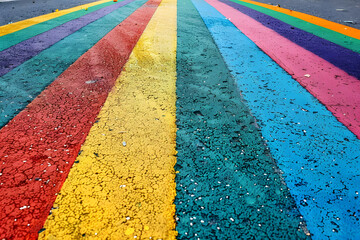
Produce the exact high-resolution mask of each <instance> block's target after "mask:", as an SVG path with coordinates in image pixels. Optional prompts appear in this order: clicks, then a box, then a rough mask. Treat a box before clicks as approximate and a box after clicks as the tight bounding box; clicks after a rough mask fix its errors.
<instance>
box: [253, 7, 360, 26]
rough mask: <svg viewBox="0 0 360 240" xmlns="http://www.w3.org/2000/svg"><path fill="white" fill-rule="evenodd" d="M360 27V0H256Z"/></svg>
mask: <svg viewBox="0 0 360 240" xmlns="http://www.w3.org/2000/svg"><path fill="white" fill-rule="evenodd" d="M255 1H256V2H261V3H267V4H271V5H278V4H279V5H280V7H283V8H287V9H291V10H294V11H299V12H303V13H307V14H310V15H314V16H317V17H321V18H325V19H327V20H330V21H333V22H337V23H341V24H344V25H347V26H350V27H353V28H357V29H360V0H297V1H292V0H255Z"/></svg>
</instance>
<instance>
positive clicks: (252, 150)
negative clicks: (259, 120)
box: [175, 0, 309, 239]
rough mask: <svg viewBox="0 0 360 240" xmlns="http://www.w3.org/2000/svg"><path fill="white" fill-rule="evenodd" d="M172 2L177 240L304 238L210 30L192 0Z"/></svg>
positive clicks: (282, 184)
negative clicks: (175, 27) (174, 18)
mask: <svg viewBox="0 0 360 240" xmlns="http://www.w3.org/2000/svg"><path fill="white" fill-rule="evenodd" d="M178 4H179V5H178V9H179V11H178V51H177V77H178V80H177V96H178V100H177V127H178V132H177V140H176V142H177V150H178V159H177V165H176V170H177V171H179V173H178V174H177V177H176V183H177V185H176V189H177V197H176V201H175V203H176V209H177V212H176V215H177V230H178V232H179V239H198V238H200V239H269V238H272V239H295V238H296V239H308V238H309V237H308V236H306V234H305V233H304V230H305V229H306V228H305V223H303V220H302V219H301V216H300V214H299V212H298V210H297V209H296V207H295V202H294V200H293V199H292V197H291V196H290V193H289V191H288V190H287V187H286V185H285V184H284V183H283V181H282V177H281V175H280V174H279V171H278V169H277V166H276V164H275V163H274V161H273V159H272V158H271V156H270V155H269V150H268V149H267V147H266V146H265V143H264V141H263V139H262V137H261V134H260V131H259V129H258V127H257V125H256V120H255V119H254V117H253V116H252V115H251V114H250V111H249V109H248V107H247V106H246V104H245V103H244V101H243V99H242V98H241V96H240V94H239V92H238V90H237V88H236V86H235V82H234V79H233V78H232V76H231V75H230V72H229V70H228V68H227V67H226V64H225V63H224V61H223V59H222V56H221V54H220V52H219V50H218V49H217V47H216V45H215V44H214V42H213V39H212V37H211V35H210V33H209V31H208V30H207V28H206V26H205V24H204V22H203V21H202V19H201V17H200V16H199V14H198V13H197V11H196V9H195V7H194V6H192V3H191V1H189V0H183V1H181V2H180V1H179V3H178ZM194 26H196V28H195V27H194ZM189 29H191V31H189ZM229 36H231V35H229ZM300 222H302V223H301V224H300Z"/></svg>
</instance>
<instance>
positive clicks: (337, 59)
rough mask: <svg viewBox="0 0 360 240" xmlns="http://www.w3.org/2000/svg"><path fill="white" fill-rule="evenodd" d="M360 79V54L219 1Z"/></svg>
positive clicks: (269, 17) (248, 10) (241, 6)
mask: <svg viewBox="0 0 360 240" xmlns="http://www.w3.org/2000/svg"><path fill="white" fill-rule="evenodd" d="M219 1H220V2H223V3H225V4H227V5H229V6H231V7H233V8H235V9H236V10H238V11H240V12H242V13H244V14H246V15H248V16H249V17H251V18H253V19H255V20H256V21H258V22H260V23H261V24H263V25H264V26H266V27H268V28H270V29H272V30H274V31H275V32H277V33H279V34H280V35H281V36H283V37H286V38H287V39H289V40H290V41H292V42H294V43H296V44H297V45H299V46H301V47H303V48H305V49H307V50H308V51H311V52H313V53H314V54H316V55H318V56H319V57H321V58H323V59H325V60H326V61H328V62H330V63H332V64H334V65H335V66H337V67H338V68H340V69H342V70H344V71H345V72H347V73H348V74H350V75H352V76H354V77H356V78H358V79H360V54H359V53H356V52H353V51H351V50H349V49H347V48H344V47H342V46H340V45H337V44H335V43H333V42H330V41H327V40H325V39H323V38H320V37H318V36H315V35H313V34H311V33H308V32H305V31H304V30H301V29H299V28H296V27H293V26H291V25H290V24H287V23H284V22H282V21H280V20H278V19H276V18H273V17H271V16H268V15H266V14H264V13H261V12H258V11H256V10H253V9H251V8H248V7H245V6H243V5H240V4H237V3H235V2H231V1H229V0H219Z"/></svg>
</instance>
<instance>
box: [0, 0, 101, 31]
mask: <svg viewBox="0 0 360 240" xmlns="http://www.w3.org/2000/svg"><path fill="white" fill-rule="evenodd" d="M95 1H96V0H17V1H9V0H0V25H5V24H8V23H10V22H18V21H20V20H24V19H27V18H32V17H36V16H40V15H43V14H46V13H51V12H53V11H54V10H55V9H59V10H62V9H68V8H71V7H75V6H79V5H82V4H86V3H91V2H95Z"/></svg>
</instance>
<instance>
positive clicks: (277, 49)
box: [205, 0, 360, 139]
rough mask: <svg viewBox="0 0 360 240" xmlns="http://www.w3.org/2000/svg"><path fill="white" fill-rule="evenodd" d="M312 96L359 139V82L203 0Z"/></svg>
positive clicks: (224, 7) (245, 18)
mask: <svg viewBox="0 0 360 240" xmlns="http://www.w3.org/2000/svg"><path fill="white" fill-rule="evenodd" d="M205 1H207V2H208V3H209V4H210V5H212V6H213V7H214V8H216V9H217V10H218V11H219V12H220V13H221V14H223V15H224V16H225V17H226V18H228V19H229V20H230V21H231V22H232V23H233V24H234V25H235V26H236V27H237V28H238V29H240V30H241V31H242V32H243V33H244V34H245V35H246V36H247V37H248V38H250V39H251V40H252V41H253V42H255V44H256V45H257V46H258V47H259V48H261V50H263V51H264V52H265V53H266V54H267V55H269V56H270V57H271V58H272V59H273V60H274V61H275V62H277V63H278V64H279V65H280V66H281V67H282V68H284V69H285V71H287V72H288V73H289V74H290V75H292V77H293V78H294V79H295V80H296V81H298V82H299V83H300V84H301V85H302V86H303V87H304V88H306V90H308V91H309V92H310V93H311V94H312V95H313V96H315V97H316V98H317V99H318V100H319V101H320V102H321V103H322V104H324V105H325V106H326V108H327V109H328V110H329V111H331V112H332V113H333V114H334V116H335V117H336V118H337V119H338V120H339V121H340V122H342V123H343V124H344V125H345V126H346V127H347V128H348V129H349V130H350V131H352V132H353V133H354V134H355V135H356V136H357V137H358V138H359V139H360V111H358V109H360V94H359V93H360V81H359V80H357V79H356V78H355V77H353V76H350V75H349V74H347V73H346V72H345V71H343V70H341V69H340V68H338V67H336V66H334V65H333V64H331V63H329V62H327V61H326V60H324V59H322V58H321V57H319V56H317V55H315V54H314V53H312V52H310V51H308V50H306V49H304V48H302V47H301V46H299V45H297V44H295V43H293V42H292V41H290V40H288V39H287V38H284V37H283V36H281V35H280V34H278V33H277V32H275V31H273V30H271V29H269V28H267V27H265V26H263V25H262V24H261V23H259V22H257V21H256V20H254V19H253V18H251V17H249V16H247V15H245V14H243V13H241V12H239V11H237V10H236V9H234V8H232V7H230V6H228V5H227V4H224V3H222V2H220V1H217V0H205Z"/></svg>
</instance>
